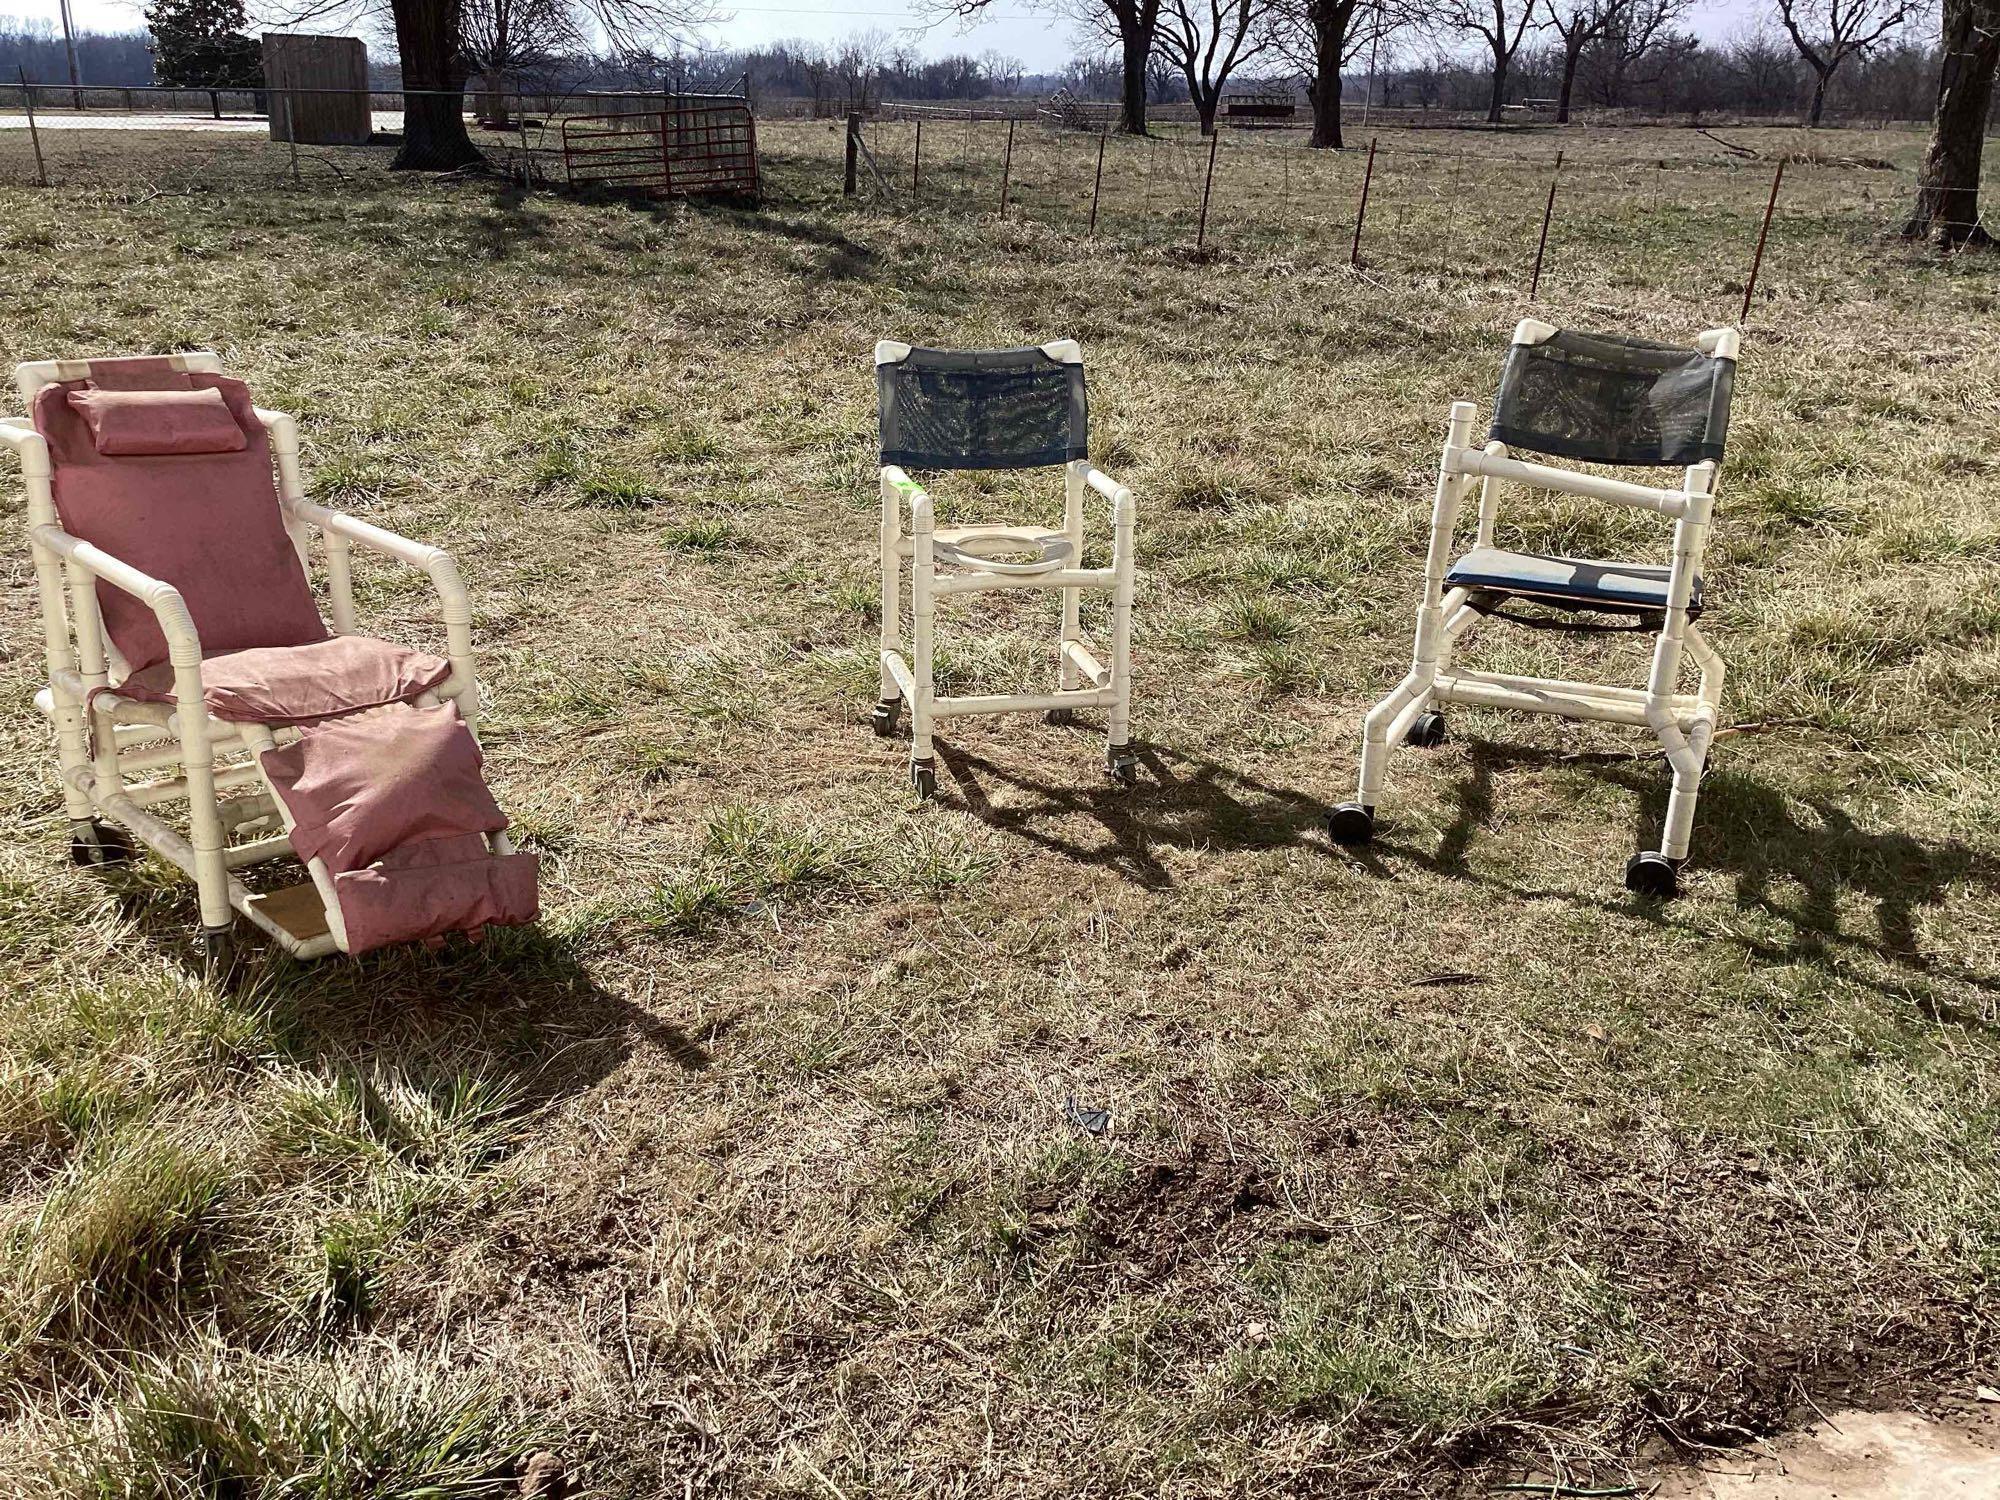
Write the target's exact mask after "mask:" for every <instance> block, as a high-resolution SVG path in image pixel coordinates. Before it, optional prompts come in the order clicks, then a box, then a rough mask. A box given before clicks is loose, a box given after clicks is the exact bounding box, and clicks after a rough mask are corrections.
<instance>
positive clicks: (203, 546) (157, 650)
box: [34, 360, 327, 671]
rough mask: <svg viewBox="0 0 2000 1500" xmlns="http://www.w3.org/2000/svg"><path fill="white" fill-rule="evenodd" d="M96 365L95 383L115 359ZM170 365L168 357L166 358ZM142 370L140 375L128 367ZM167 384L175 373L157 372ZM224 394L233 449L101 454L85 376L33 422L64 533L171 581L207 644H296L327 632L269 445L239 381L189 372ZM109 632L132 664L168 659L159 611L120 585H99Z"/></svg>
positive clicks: (48, 394) (42, 398) (58, 393)
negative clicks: (82, 400)
mask: <svg viewBox="0 0 2000 1500" xmlns="http://www.w3.org/2000/svg"><path fill="white" fill-rule="evenodd" d="M112 363H116V364H118V365H120V366H127V365H131V364H134V363H138V362H136V361H122V360H121V361H106V362H102V363H93V365H92V368H91V373H92V378H93V379H94V380H98V381H99V384H100V385H101V384H102V383H103V382H102V380H101V379H99V375H100V371H101V370H102V369H103V368H104V366H105V365H107V364H112ZM161 363H164V361H162V362H161ZM120 374H121V376H131V377H132V378H137V372H131V371H129V370H121V372H120ZM156 378H158V379H161V380H168V381H170V380H171V379H174V378H180V377H178V372H175V371H172V370H168V371H166V372H165V373H164V374H156ZM184 378H186V379H187V380H188V381H189V383H190V388H191V389H193V390H211V391H215V392H218V393H219V394H220V396H221V398H222V401H223V403H224V405H225V406H226V407H227V408H228V412H229V415H230V419H231V420H232V421H233V422H234V424H235V425H236V428H237V430H238V432H239V433H240V434H241V435H242V437H243V446H242V448H240V449H238V450H237V451H235V452H232V453H178V454H150V455H146V456H143V457H121V456H116V455H112V454H107V453H99V452H98V451H97V445H96V444H95V443H94V442H92V441H91V433H90V427H89V424H88V423H87V422H86V421H85V420H84V417H83V415H82V413H81V412H78V411H76V410H75V409H73V408H72V407H71V405H70V396H71V394H72V393H74V392H81V391H83V390H85V389H86V383H85V382H83V381H74V380H72V381H62V382H59V383H57V384H54V385H48V386H44V387H43V388H42V390H41V393H40V394H39V395H37V396H36V398H35V408H34V421H35V429H36V431H38V432H40V433H41V435H42V436H43V437H44V438H45V439H47V441H48V445H49V457H50V459H51V461H52V464H53V467H54V471H55V475H54V488H55V500H56V511H57V514H58V515H59V516H60V517H61V519H62V524H63V529H64V530H65V531H68V532H69V533H70V534H71V535H73V536H78V537H81V538H83V539H84V540H85V541H87V542H93V543H95V544H96V545H97V546H99V547H102V548H103V549H104V550H105V551H106V552H109V553H110V554H111V555H112V556H114V557H116V558H118V559H120V560H121V561H123V562H126V563H129V564H130V565H131V566H133V567H135V568H137V569H139V570H140V571H141V572H142V573H147V574H150V575H151V576H153V577H154V578H158V579H160V580H162V581H163V582H166V583H170V584H172V585H173V586H174V587H175V588H177V589H179V590H180V592H181V597H182V598H183V599H185V600H186V602H187V607H188V612H189V614H191V615H192V616H193V617H194V625H195V631H196V633H197V634H198V635H200V637H201V646H202V650H203V651H204V652H211V651H240V650H243V649H244V648H246V647H250V646H299V645H304V644H306V643H308V642H310V641H322V640H325V639H326V636H327V629H326V625H325V623H324V622H322V621H321V619H320V617H319V610H318V608H317V607H316V606H315V605H314V604H313V598H312V591H311V589H310V588H308V587H307V585H306V575H305V569H304V568H303V567H302V566H301V565H300V563H299V556H298V553H297V552H296V551H294V550H293V548H292V541H291V538H290V537H289V536H288V535H286V533H285V525H284V519H283V516H282V514H281V513H280V512H279V509H278V492H277V488H276V486H275V484H274V483H273V480H272V472H271V445H270V442H269V440H268V438H267V437H266V436H265V433H264V424H263V423H262V422H260V421H258V420H257V415H256V413H255V411H253V410H252V409H251V405H250V392H249V390H248V388H246V387H245V386H244V384H243V382H242V381H240V380H231V379H229V378H228V377H227V376H223V375H200V374H197V375H191V376H186V377H184ZM97 601H98V606H99V609H100V610H101V611H102V613H103V615H104V628H105V629H106V630H107V631H108V632H109V633H110V635H111V639H112V642H113V644H115V645H116V646H117V648H118V650H119V652H120V654H121V655H123V656H124V658H125V660H126V662H127V663H128V664H129V665H130V667H131V668H132V670H134V671H138V670H140V669H141V668H144V667H149V666H151V665H153V664H154V663H155V662H160V661H165V660H166V658H167V643H166V638H165V637H164V636H163V635H161V633H160V627H159V625H158V623H157V622H156V621H155V620H154V618H153V611H152V609H151V608H150V607H149V606H147V605H145V604H143V603H141V602H140V601H139V600H137V599H134V598H133V597H132V596H131V595H130V594H127V593H125V592H124V591H123V590H120V589H115V588H113V587H112V586H111V585H109V584H106V583H100V584H99V585H98V586H97Z"/></svg>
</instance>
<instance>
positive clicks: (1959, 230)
mask: <svg viewBox="0 0 2000 1500" xmlns="http://www.w3.org/2000/svg"><path fill="white" fill-rule="evenodd" d="M1943 25H1944V70H1943V72H1942V73H1941V74H1940V75H1939V77H1938V96H1937V113H1936V115H1935V117H1934V118H1933V122H1932V126H1931V143H1930V146H1929V148H1928V149H1926V150H1925V152H1924V162H1923V166H1922V167H1921V168H1919V169H1918V172H1917V207H1916V212H1914V213H1913V214H1911V215H1910V221H1909V223H1907V224H1905V225H1904V226H1903V233H1904V234H1905V235H1906V236H1908V237H1909V238H1912V239H1918V238H1925V237H1929V238H1932V239H1934V240H1936V241H1937V242H1938V243H1939V244H1942V245H1965V244H1980V245H1990V244H1992V243H1993V236H1992V235H1990V234H1989V233H1988V232H1987V231H1986V229H1985V228H1984V227H1983V226H1982V225H1981V224H1980V222H1979V168H1980V157H1981V156H1982V155H1983V154H1984V149H1985V145H1986V121H1987V117H1988V115H1989V114H1990V113H1991V111H1992V108H1993V81H1994V75H1995V73H1996V71H2000V0H1944V16H1943Z"/></svg>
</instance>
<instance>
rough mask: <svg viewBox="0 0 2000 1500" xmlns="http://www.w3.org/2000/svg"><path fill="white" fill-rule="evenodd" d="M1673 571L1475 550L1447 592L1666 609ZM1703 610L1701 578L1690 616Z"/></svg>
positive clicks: (1457, 566)
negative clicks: (1482, 591) (1458, 590)
mask: <svg viewBox="0 0 2000 1500" xmlns="http://www.w3.org/2000/svg"><path fill="white" fill-rule="evenodd" d="M1668 576H1669V574H1668V570H1667V569H1666V568H1664V567H1658V566H1655V565H1654V564H1651V563H1628V562H1601V561H1598V560H1596V559H1593V558H1588V557H1543V556H1541V555H1540V554H1538V553H1534V552H1508V551H1504V550H1503V549H1501V548H1499V547H1475V548H1473V549H1472V550H1471V551H1470V552H1468V553H1466V554H1465V556H1463V557H1461V558H1460V559H1459V560H1458V561H1457V562H1455V563H1453V564H1452V566H1451V571H1450V572H1449V573H1447V574H1445V577H1444V581H1445V587H1447V588H1469V589H1487V590H1491V591H1493V592H1495V593H1502V594H1519V595H1521V596H1522V597H1524V598H1529V599H1535V600H1538V601H1541V602H1544V603H1548V604H1554V605H1558V606H1568V607H1571V608H1587V609H1611V610H1642V611H1650V610H1664V609H1665V608H1666V607H1667V580H1668ZM1700 609H1701V580H1700V579H1699V578H1697V579H1695V581H1694V589H1693V592H1692V593H1691V594H1690V595H1689V597H1688V613H1689V614H1696V613H1698V612H1699V611H1700Z"/></svg>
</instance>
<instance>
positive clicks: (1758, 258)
mask: <svg viewBox="0 0 2000 1500" xmlns="http://www.w3.org/2000/svg"><path fill="white" fill-rule="evenodd" d="M1784 180H1785V159H1784V158H1783V157H1779V158H1778V170H1777V171H1776V172H1775V173H1773V174H1772V176H1771V196H1770V197H1769V198H1767V199H1766V200H1765V201H1764V225H1763V227H1762V228H1761V229H1759V230H1758V231H1757V253H1756V254H1755V255H1753V256H1752V257H1751V258H1750V279H1749V280H1748V281H1747V282H1745V283H1744V285H1743V312H1742V314H1741V315H1740V316H1739V317H1738V318H1737V320H1736V321H1737V322H1739V323H1748V322H1749V321H1750V296H1751V294H1752V293H1753V292H1755V291H1756V290H1757V272H1758V271H1759V270H1761V269H1762V268H1763V265H1764V241H1765V240H1767V239H1768V238H1770V234H1771V210H1772V209H1774V208H1776V207H1777V206H1778V184H1779V183H1781V182H1783V181H1784Z"/></svg>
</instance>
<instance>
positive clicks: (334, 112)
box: [264, 31, 374, 146]
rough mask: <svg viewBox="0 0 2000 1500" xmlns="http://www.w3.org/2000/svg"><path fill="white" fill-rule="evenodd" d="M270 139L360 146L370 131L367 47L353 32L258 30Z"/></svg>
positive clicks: (371, 122) (307, 144)
mask: <svg viewBox="0 0 2000 1500" xmlns="http://www.w3.org/2000/svg"><path fill="white" fill-rule="evenodd" d="M264 83H265V86H266V88H267V90H268V92H269V94H270V100H271V106H270V107H271V139H272V140H274V141H283V140H290V139H294V138H296V139H297V141H298V143H299V144H300V145H302V146H365V145H367V144H368V137H369V135H370V134H371V133H372V132H373V130H374V121H373V117H372V115H371V113H370V111H369V107H368V106H369V98H368V48H367V46H366V45H364V44H363V42H362V40H361V38H360V37H358V36H295V35H291V34H288V33H284V32H276V31H267V32H265V33H264Z"/></svg>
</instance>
